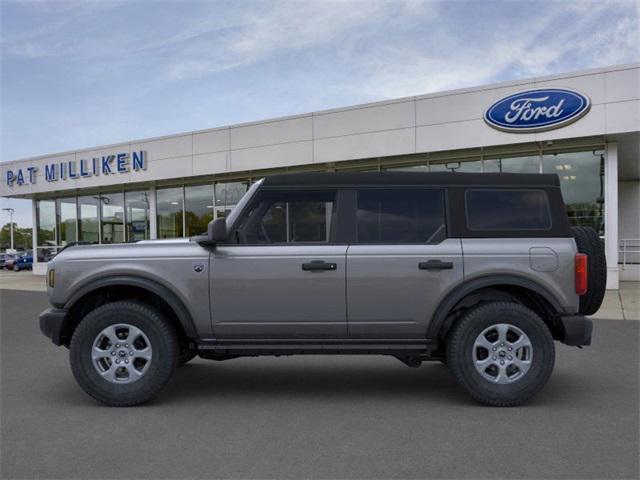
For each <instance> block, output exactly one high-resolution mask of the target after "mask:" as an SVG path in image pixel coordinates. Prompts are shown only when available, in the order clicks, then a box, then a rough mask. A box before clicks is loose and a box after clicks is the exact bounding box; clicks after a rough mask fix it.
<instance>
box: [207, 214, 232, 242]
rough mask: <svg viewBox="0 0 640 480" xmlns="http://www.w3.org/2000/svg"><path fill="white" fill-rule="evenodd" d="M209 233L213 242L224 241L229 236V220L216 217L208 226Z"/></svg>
mask: <svg viewBox="0 0 640 480" xmlns="http://www.w3.org/2000/svg"><path fill="white" fill-rule="evenodd" d="M207 233H208V237H209V241H210V242H212V243H220V242H224V241H225V240H227V238H229V232H228V231H227V221H226V220H225V219H224V218H216V219H215V220H214V221H213V222H210V223H209V225H208V227H207Z"/></svg>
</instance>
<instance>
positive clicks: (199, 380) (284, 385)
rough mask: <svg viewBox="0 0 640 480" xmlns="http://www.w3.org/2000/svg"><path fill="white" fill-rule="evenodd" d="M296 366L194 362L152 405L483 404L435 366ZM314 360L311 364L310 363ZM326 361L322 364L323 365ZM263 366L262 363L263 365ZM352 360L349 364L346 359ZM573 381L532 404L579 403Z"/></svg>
mask: <svg viewBox="0 0 640 480" xmlns="http://www.w3.org/2000/svg"><path fill="white" fill-rule="evenodd" d="M305 360H306V361H304V363H302V364H301V363H296V364H295V365H290V364H289V365H276V364H275V363H277V360H275V361H274V362H270V364H269V365H267V366H264V365H260V361H259V360H255V359H254V360H246V359H245V360H240V361H242V362H243V364H238V365H231V363H230V362H234V361H235V360H230V361H228V362H229V363H227V365H224V366H222V364H217V365H216V364H215V363H210V362H208V363H205V362H204V361H196V362H194V363H192V364H189V365H185V366H183V367H181V368H178V369H176V371H175V372H174V374H173V377H172V379H171V381H170V382H169V384H168V385H167V387H166V388H165V390H164V391H163V392H161V394H160V395H159V396H158V398H157V399H156V400H154V401H153V402H152V403H154V404H158V405H159V404H164V403H176V402H183V401H184V402H189V401H191V400H192V399H194V398H198V399H208V400H212V399H216V400H218V399H224V400H226V401H228V400H230V399H233V398H236V399H241V398H242V399H246V398H245V397H250V398H253V399H255V400H256V401H259V400H260V399H269V400H273V399H274V398H283V399H284V398H286V399H288V400H295V399H298V400H305V399H314V398H319V397H327V396H329V397H331V398H332V399H333V400H336V401H340V400H346V401H353V400H363V399H367V400H372V399H378V398H385V399H387V400H389V399H394V398H395V399H398V400H403V401H406V400H412V399H415V400H419V401H420V402H430V403H433V404H443V405H447V404H448V405H451V404H458V405H479V404H477V403H475V402H474V401H473V400H471V399H470V397H469V396H468V395H467V394H466V392H465V391H464V390H463V389H462V387H460V386H459V385H458V384H457V383H456V381H455V379H454V378H453V376H452V375H451V373H450V372H449V371H448V369H447V368H446V367H445V366H444V365H441V364H439V363H437V362H429V363H425V364H423V365H422V366H421V367H419V368H416V369H409V368H408V367H405V366H403V365H402V364H400V363H399V362H398V365H397V366H396V365H395V364H393V361H394V360H391V359H389V360H388V362H389V365H384V364H383V363H382V362H380V363H378V364H376V365H351V366H346V367H345V366H344V365H338V364H337V363H336V364H331V365H325V364H321V363H316V364H315V365H309V364H308V363H307V362H308V360H307V359H305ZM309 360H310V359H309ZM322 360H323V359H322V358H321V359H320V360H319V361H318V362H322ZM262 361H264V360H262ZM346 361H348V359H347V360H346ZM571 383H572V381H571V378H570V377H565V376H562V375H558V376H557V377H556V378H553V377H552V379H551V380H550V382H549V384H547V386H546V387H545V389H544V390H543V392H542V393H541V394H540V395H539V396H538V397H536V398H534V399H533V400H532V401H530V402H529V404H546V403H554V402H555V401H557V400H561V401H562V402H565V401H567V402H571V403H572V404H575V402H579V400H580V396H579V395H578V394H575V395H573V394H571V392H573V391H575V390H574V389H573V388H572V385H571Z"/></svg>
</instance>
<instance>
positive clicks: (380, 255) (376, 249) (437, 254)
mask: <svg viewBox="0 0 640 480" xmlns="http://www.w3.org/2000/svg"><path fill="white" fill-rule="evenodd" d="M444 199H445V196H444V191H443V190H442V189H437V188H434V189H429V188H394V189H388V188H385V189H368V190H360V191H358V192H357V211H356V227H357V228H356V233H355V235H356V239H355V242H354V243H353V244H352V245H351V246H350V247H349V250H348V253H347V272H348V274H347V298H348V300H347V315H348V327H349V336H350V337H352V338H396V339H401V338H402V339H416V338H425V336H426V331H427V326H428V322H429V320H430V319H431V316H432V315H433V313H434V311H435V309H436V307H437V306H438V304H439V303H440V301H441V299H442V297H443V296H444V294H445V293H446V292H447V290H448V289H450V288H451V287H452V286H453V285H455V284H456V283H458V282H460V281H462V279H463V270H462V266H463V265H462V247H461V242H460V239H454V238H447V229H446V221H445V218H446V215H445V200H444Z"/></svg>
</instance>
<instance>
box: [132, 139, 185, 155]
mask: <svg viewBox="0 0 640 480" xmlns="http://www.w3.org/2000/svg"><path fill="white" fill-rule="evenodd" d="M131 150H132V151H139V150H144V151H146V152H147V157H148V158H149V159H150V160H162V159H164V158H175V157H184V156H186V155H191V154H192V153H193V136H192V135H191V134H187V135H180V136H176V137H169V138H161V139H158V140H148V141H143V142H138V143H132V144H131Z"/></svg>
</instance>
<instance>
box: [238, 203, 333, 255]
mask: <svg viewBox="0 0 640 480" xmlns="http://www.w3.org/2000/svg"><path fill="white" fill-rule="evenodd" d="M335 195H336V194H335V192H333V191H309V192H291V191H289V192H269V191H264V192H262V193H261V194H260V196H259V197H258V199H257V200H256V201H255V202H254V203H253V205H252V206H251V207H250V208H249V212H248V214H247V215H246V216H245V217H244V218H243V219H242V220H241V223H240V225H239V226H238V229H237V236H238V241H239V243H241V244H252V245H253V244H274V243H326V242H329V240H330V239H331V230H332V227H333V223H334V218H335Z"/></svg>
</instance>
